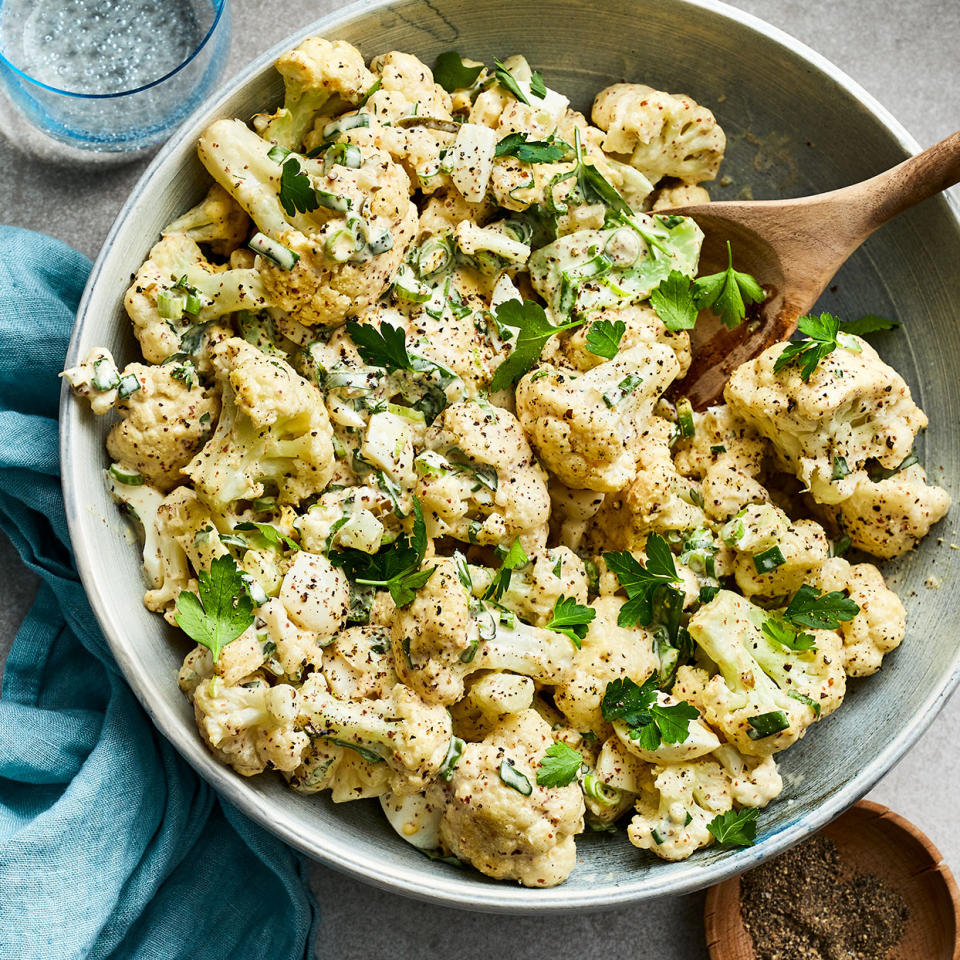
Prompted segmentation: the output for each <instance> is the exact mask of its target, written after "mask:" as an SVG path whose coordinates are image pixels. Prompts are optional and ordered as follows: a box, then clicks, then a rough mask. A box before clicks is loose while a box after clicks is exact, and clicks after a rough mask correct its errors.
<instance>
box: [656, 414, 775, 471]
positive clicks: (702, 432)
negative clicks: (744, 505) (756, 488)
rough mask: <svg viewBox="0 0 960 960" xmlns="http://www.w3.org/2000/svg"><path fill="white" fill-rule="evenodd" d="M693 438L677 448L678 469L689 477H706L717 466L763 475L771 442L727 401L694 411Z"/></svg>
mask: <svg viewBox="0 0 960 960" xmlns="http://www.w3.org/2000/svg"><path fill="white" fill-rule="evenodd" d="M693 429H694V433H693V436H692V437H689V438H687V437H680V438H679V439H678V440H677V443H676V446H675V447H674V460H675V461H676V464H677V469H678V470H679V471H680V472H681V473H682V474H683V475H684V476H687V477H698V478H700V479H701V480H702V479H704V478H706V476H707V475H708V474H709V473H710V471H711V470H712V469H713V468H715V467H721V466H723V467H730V468H732V469H734V470H739V471H740V472H741V473H743V474H745V475H746V476H748V477H757V476H759V475H760V473H761V470H762V467H763V458H764V457H765V456H766V454H767V450H768V447H767V442H766V440H764V439H763V437H761V436H760V434H759V433H757V431H756V430H754V429H753V427H751V426H749V425H748V424H747V423H745V422H744V421H743V420H740V419H739V418H738V417H737V416H736V415H735V414H734V412H733V410H732V409H731V408H730V407H729V406H727V405H726V404H721V405H720V406H717V407H708V408H707V409H706V410H704V411H702V412H698V411H694V412H693Z"/></svg>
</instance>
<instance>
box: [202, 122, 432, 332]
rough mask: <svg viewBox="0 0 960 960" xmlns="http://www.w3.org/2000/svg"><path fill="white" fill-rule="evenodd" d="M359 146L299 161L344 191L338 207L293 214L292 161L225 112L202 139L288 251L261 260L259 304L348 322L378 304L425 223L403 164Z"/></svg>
mask: <svg viewBox="0 0 960 960" xmlns="http://www.w3.org/2000/svg"><path fill="white" fill-rule="evenodd" d="M338 148H340V150H341V151H343V152H340V153H338V152H337V150H338ZM349 149H350V150H351V151H353V152H352V153H349V154H348V153H347V152H346V151H347V150H348V148H347V146H346V145H345V144H343V143H339V144H334V145H333V146H332V147H330V148H329V151H328V153H327V154H326V156H325V157H324V158H323V159H321V158H317V159H308V158H306V157H300V158H299V159H298V160H297V163H298V164H299V167H300V172H301V173H302V174H303V175H304V176H306V177H307V178H308V179H309V181H310V184H311V185H312V186H313V187H314V188H315V189H318V190H321V191H323V192H324V193H325V194H329V195H332V196H333V197H334V199H333V200H332V201H330V203H331V206H320V207H318V208H317V209H316V210H313V211H311V212H309V213H295V214H288V213H287V212H286V211H285V210H284V208H283V206H282V204H281V202H280V195H279V189H280V179H281V174H282V169H283V168H282V167H281V164H280V163H277V162H276V161H274V160H271V159H270V158H269V157H268V156H267V154H268V152H269V145H268V144H267V143H265V142H264V141H263V140H262V139H261V138H260V137H258V136H257V135H256V134H255V133H254V132H253V131H252V130H250V129H249V128H248V127H247V126H246V125H245V124H244V123H242V122H241V121H239V120H218V121H216V122H215V123H213V124H212V125H211V126H210V127H208V128H207V129H206V130H205V131H204V133H203V135H202V136H201V137H200V142H199V145H198V152H199V155H200V160H201V161H202V162H203V164H204V166H205V167H206V168H207V170H208V171H209V172H210V174H211V176H212V177H213V178H214V179H215V180H216V181H217V182H218V183H219V184H220V185H221V186H222V187H223V188H224V189H225V190H227V192H228V193H230V194H231V196H233V197H234V199H236V200H237V202H238V203H239V204H240V205H241V206H242V207H243V208H244V209H245V210H246V211H247V212H248V213H249V214H250V216H251V217H252V218H253V220H254V222H255V223H256V225H257V227H258V229H259V230H260V231H261V232H262V233H263V234H265V235H266V236H267V237H268V238H269V240H271V241H275V242H276V243H278V244H280V246H281V247H285V248H286V250H287V253H286V254H284V255H283V256H282V257H281V259H280V260H278V261H277V262H275V263H274V262H269V261H268V259H267V258H265V257H261V258H260V259H259V260H258V263H257V266H258V269H259V276H260V278H261V280H262V285H263V300H262V301H261V303H260V304H259V306H273V307H279V308H280V309H281V310H283V311H284V312H285V313H288V314H290V316H291V317H292V319H293V320H295V321H297V322H298V323H300V324H303V325H305V326H317V325H322V326H330V327H333V326H339V325H340V324H341V323H343V322H344V320H345V319H346V317H347V316H348V315H350V314H355V313H357V312H359V311H360V310H363V309H364V308H366V307H369V306H370V305H371V304H373V303H374V302H376V300H377V299H378V298H379V297H380V295H381V294H382V293H383V292H384V290H385V289H386V288H387V286H388V284H389V283H390V281H391V280H392V278H393V275H394V274H395V273H396V271H397V269H398V267H399V266H400V264H401V263H402V261H403V255H404V251H405V250H406V247H407V244H408V243H409V242H410V240H412V239H413V236H414V234H415V233H416V229H417V209H416V207H415V206H414V205H413V203H411V201H410V198H409V187H410V181H409V179H408V178H407V175H406V173H404V171H403V168H402V167H400V166H399V165H398V164H396V163H394V162H393V161H392V160H391V159H390V157H389V156H388V155H387V154H385V153H383V152H382V151H380V150H377V149H375V148H369V147H368V148H364V149H362V150H361V148H359V147H357V146H355V145H352V146H351V147H350V148H349ZM330 151H332V152H330ZM289 162H290V159H289V158H287V159H286V160H284V163H285V164H286V163H289ZM361 211H362V214H361ZM281 264H282V265H281Z"/></svg>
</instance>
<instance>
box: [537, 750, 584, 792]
mask: <svg viewBox="0 0 960 960" xmlns="http://www.w3.org/2000/svg"><path fill="white" fill-rule="evenodd" d="M581 766H583V756H582V754H581V753H580V751H579V750H574V749H573V747H571V746H569V745H568V744H566V743H563V742H562V741H561V742H559V743H555V744H553V746H551V747H548V748H547V752H546V753H545V754H544V755H543V759H542V760H541V761H540V768H539V769H538V770H537V783H538V784H539V785H540V786H541V787H566V786H567V785H569V784H571V783H573V781H574V780H576V779H577V775H578V774H579V773H580V767H581Z"/></svg>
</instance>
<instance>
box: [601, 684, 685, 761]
mask: <svg viewBox="0 0 960 960" xmlns="http://www.w3.org/2000/svg"><path fill="white" fill-rule="evenodd" d="M657 679H658V678H657V674H652V675H651V676H650V677H649V678H648V679H647V680H646V681H645V682H644V684H643V686H642V687H641V686H639V685H638V684H636V683H634V682H633V680H631V679H630V678H629V677H622V678H619V679H617V680H612V681H611V682H610V683H608V684H607V688H606V690H605V691H604V694H603V700H602V701H601V703H600V711H601V713H602V714H603V719H604V720H606V721H607V722H608V723H612V722H613V721H614V720H621V721H623V723H624V724H626V726H627V729H628V731H629V734H630V738H631V739H632V740H639V741H640V746H641V747H642V748H643V749H644V750H656V749H657V748H658V747H659V746H660V744H661V743H673V744H676V743H685V742H686V740H687V738H688V737H689V736H690V729H689V725H690V721H691V720H696V719H697V718H698V717H699V716H700V711H699V710H697V708H696V707H694V706H693V705H692V704H689V703H687V702H686V700H681V701H680V702H679V703H676V704H673V705H672V706H661V705H660V704H659V703H658V702H657V692H658V691H657Z"/></svg>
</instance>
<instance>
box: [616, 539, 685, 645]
mask: <svg viewBox="0 0 960 960" xmlns="http://www.w3.org/2000/svg"><path fill="white" fill-rule="evenodd" d="M646 553H647V564H646V566H643V565H642V564H641V563H640V561H639V560H637V559H636V557H634V556H633V554H631V553H629V552H628V551H626V550H618V551H617V552H615V553H605V554H604V555H603V559H604V560H605V561H606V563H607V566H608V567H609V568H610V569H611V570H612V571H613V572H614V573H615V574H616V575H617V580H619V581H620V586H621V587H623V589H624V590H625V591H626V593H627V597H628V600H627V602H626V603H625V604H624V605H623V606H622V607H621V608H620V615H619V616H618V617H617V625H618V626H621V627H632V626H635V625H637V624H640V625H642V626H646V625H647V624H649V623H650V621H651V619H652V617H653V607H652V602H651V601H652V595H653V591H654V590H655V589H656V588H657V587H659V586H661V585H663V584H665V583H680V582H681V580H680V577H679V576H677V568H676V565H675V564H674V560H673V554H672V553H671V552H670V547H669V546H667V541H666V540H664V539H663V537H661V536H660V535H659V534H656V533H651V534H648V536H647V546H646Z"/></svg>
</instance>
